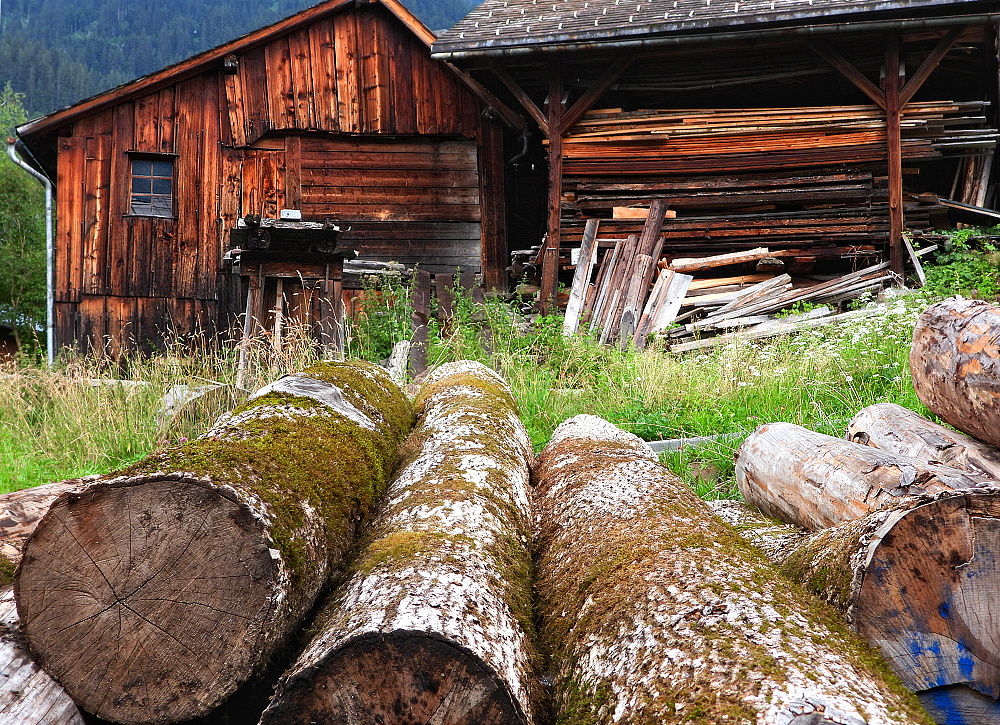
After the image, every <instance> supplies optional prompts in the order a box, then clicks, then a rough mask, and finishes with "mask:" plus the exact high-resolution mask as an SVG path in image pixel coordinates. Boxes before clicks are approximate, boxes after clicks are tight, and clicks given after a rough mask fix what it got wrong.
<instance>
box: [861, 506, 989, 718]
mask: <svg viewBox="0 0 1000 725" xmlns="http://www.w3.org/2000/svg"><path fill="white" fill-rule="evenodd" d="M875 536H876V539H875V541H874V542H873V543H872V544H870V545H869V552H870V554H869V557H870V559H869V562H868V563H867V567H866V572H865V575H864V579H863V581H862V584H861V589H860V592H859V594H858V598H857V601H856V602H855V605H854V612H853V615H852V619H853V621H854V622H855V623H856V627H857V628H858V631H859V632H860V634H862V635H863V636H864V637H866V638H867V639H868V640H869V641H871V642H873V643H877V644H878V645H879V647H880V649H881V650H882V652H883V654H884V655H885V657H886V658H887V659H888V660H889V662H890V664H891V666H892V667H893V669H894V670H895V671H896V672H897V673H899V675H900V677H901V678H902V679H903V681H904V682H905V683H906V685H907V686H908V687H909V688H910V689H912V690H914V691H921V690H929V689H931V688H936V687H943V686H949V685H957V684H962V685H968V686H969V687H971V688H973V689H975V690H976V691H978V692H980V693H982V694H984V695H986V696H989V697H991V698H994V699H995V698H997V697H998V695H1000V659H998V657H997V647H996V643H997V642H1000V622H998V621H997V619H996V616H995V614H994V612H993V609H994V607H993V600H994V598H995V596H996V592H997V591H1000V573H998V571H997V566H996V563H997V557H996V552H997V551H1000V493H997V492H992V493H977V494H967V495H964V496H949V497H947V498H942V499H940V500H937V501H933V502H931V503H927V504H924V505H922V506H919V507H917V508H914V509H912V510H909V511H907V512H906V513H905V515H901V516H897V517H893V518H890V519H889V520H888V521H887V522H886V525H885V526H883V528H882V529H881V530H880V531H878V532H876V535H875Z"/></svg>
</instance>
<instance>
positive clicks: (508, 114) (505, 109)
mask: <svg viewBox="0 0 1000 725" xmlns="http://www.w3.org/2000/svg"><path fill="white" fill-rule="evenodd" d="M443 64H444V66H445V68H447V69H448V70H450V71H451V72H452V73H454V74H455V76H456V77H457V78H458V80H460V81H461V82H462V83H463V84H464V85H465V87H466V88H468V89H469V90H470V91H472V94H473V95H474V96H476V98H478V99H479V100H480V101H482V102H483V103H485V104H486V105H487V106H489V107H490V108H492V109H493V110H494V111H496V112H497V114H498V115H499V116H500V118H502V119H503V121H504V123H506V124H507V125H508V126H510V127H511V128H516V129H517V130H518V131H520V130H522V129H523V128H524V119H523V118H521V116H519V115H518V114H517V113H515V112H514V111H513V109H511V108H510V106H508V105H507V104H506V103H504V102H503V101H501V100H500V99H499V98H497V97H496V96H495V95H493V93H491V92H490V90H489V89H488V88H487V87H486V86H484V85H483V84H482V83H480V82H479V81H477V80H476V79H475V78H473V77H472V75H471V74H469V73H466V72H465V71H463V70H462V69H461V68H459V67H458V66H455V65H453V64H451V63H448V62H443Z"/></svg>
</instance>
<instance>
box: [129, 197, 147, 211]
mask: <svg viewBox="0 0 1000 725" xmlns="http://www.w3.org/2000/svg"><path fill="white" fill-rule="evenodd" d="M131 212H132V213H133V214H142V215H143V216H148V215H149V213H150V204H149V197H148V196H147V197H146V202H145V203H143V202H142V201H140V200H139V199H132V210H131Z"/></svg>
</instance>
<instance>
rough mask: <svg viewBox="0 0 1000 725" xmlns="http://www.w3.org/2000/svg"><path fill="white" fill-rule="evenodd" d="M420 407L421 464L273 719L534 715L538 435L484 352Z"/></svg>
mask: <svg viewBox="0 0 1000 725" xmlns="http://www.w3.org/2000/svg"><path fill="white" fill-rule="evenodd" d="M417 407H418V411H419V417H418V422H417V427H416V428H415V429H414V431H413V433H412V435H411V436H410V438H409V439H408V440H407V442H406V444H405V445H404V450H405V451H408V454H407V456H406V458H405V459H404V460H406V461H407V463H406V465H405V466H404V467H403V468H402V470H401V471H400V473H399V474H398V476H397V478H396V479H395V480H394V482H393V483H392V484H391V485H390V488H389V492H388V495H387V503H386V505H385V508H384V509H383V510H382V511H381V512H380V513H379V515H378V516H377V518H376V520H375V524H374V526H373V528H372V531H371V533H370V535H369V536H367V537H366V540H367V543H366V545H365V546H364V548H363V549H362V550H361V553H360V556H359V558H358V560H357V561H356V562H355V565H354V567H353V574H352V576H351V577H350V579H349V580H348V581H347V582H345V583H344V585H343V586H341V587H338V588H337V589H336V590H335V591H334V593H333V594H332V595H331V597H330V599H329V601H328V602H327V603H325V604H324V607H323V609H322V610H321V612H320V615H319V617H318V618H317V622H316V623H315V624H314V625H313V628H314V629H315V630H316V632H317V634H316V636H315V638H314V639H313V640H312V642H311V643H310V644H309V645H308V647H307V649H306V650H305V652H304V654H303V655H302V656H301V657H300V658H299V660H298V661H297V662H296V663H295V665H294V666H293V667H292V668H291V669H290V670H289V671H288V672H287V673H286V674H285V675H284V676H283V678H282V679H281V681H280V682H279V684H278V687H277V691H276V694H275V697H274V699H273V700H272V702H271V705H270V706H269V707H268V709H267V710H266V711H265V712H264V716H263V718H262V721H261V722H262V723H265V724H266V725H277V724H278V723H283V724H292V723H295V724H299V723H301V724H303V725H305V724H306V723H331V724H332V723H344V724H350V725H354V724H355V723H358V724H361V723H364V724H366V725H367V724H368V723H380V722H384V723H414V724H417V723H442V724H443V723H449V724H452V725H461V724H467V725H513V724H520V723H530V722H533V716H532V712H533V707H532V704H531V703H532V702H533V698H532V694H533V693H532V656H531V652H532V648H531V644H530V638H529V636H528V634H527V633H526V632H527V631H528V630H529V629H530V627H531V605H530V582H529V579H530V567H531V559H530V552H529V547H528V545H529V531H530V524H531V516H530V510H529V499H528V490H527V486H528V465H529V461H530V459H531V457H532V453H531V445H530V442H529V439H528V436H527V433H526V432H525V430H524V426H523V425H522V424H521V422H520V420H519V419H518V417H517V411H516V408H515V405H514V401H513V399H512V398H511V395H510V392H509V390H508V389H507V386H506V384H505V383H504V382H503V381H502V380H501V379H500V378H499V376H497V375H496V373H494V372H492V371H490V370H489V369H488V368H486V367H484V366H482V365H480V364H478V363H467V362H463V363H452V364H449V365H445V366H443V367H441V368H439V369H437V370H436V371H435V372H433V373H432V374H431V375H430V376H429V377H428V378H427V379H426V382H425V383H424V385H423V386H422V388H421V392H420V395H419V398H418V405H417Z"/></svg>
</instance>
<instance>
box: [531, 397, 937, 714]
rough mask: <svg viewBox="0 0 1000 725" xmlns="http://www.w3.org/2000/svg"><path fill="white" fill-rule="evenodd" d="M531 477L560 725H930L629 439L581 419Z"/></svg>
mask: <svg viewBox="0 0 1000 725" xmlns="http://www.w3.org/2000/svg"><path fill="white" fill-rule="evenodd" d="M534 476H535V485H536V499H535V501H536V507H537V516H538V520H539V533H538V538H539V550H538V555H537V573H538V580H537V585H536V586H537V591H538V593H539V599H538V610H539V612H538V613H539V622H540V628H541V637H542V641H543V642H544V643H546V644H547V645H548V648H549V651H550V653H551V672H550V676H551V678H552V680H553V708H554V710H555V713H554V715H555V719H556V721H557V722H567V723H568V722H574V723H576V722H586V723H616V725H633V724H636V725H638V724H639V723H643V724H645V723H654V722H655V723H680V722H706V723H723V722H732V723H740V722H749V723H756V724H758V725H772V724H773V725H777V723H782V724H784V723H807V722H808V723H813V724H814V725H832V724H834V723H837V724H843V723H849V722H850V723H853V722H864V723H867V724H868V725H886V724H888V723H915V722H921V723H929V722H930V720H929V719H928V718H927V716H926V714H925V713H924V712H923V711H922V709H921V707H920V705H919V703H918V702H917V701H916V700H915V698H913V696H912V695H911V694H910V693H908V692H907V691H906V689H905V688H904V687H903V686H902V685H901V683H899V682H898V680H896V678H895V677H894V676H893V675H892V674H891V673H889V672H888V671H883V670H882V669H881V668H880V666H879V665H878V664H877V663H878V658H877V656H876V655H875V653H874V652H873V651H872V650H870V649H869V647H868V646H867V645H866V644H864V643H863V642H861V641H860V640H859V639H858V638H857V637H856V635H854V634H853V633H851V632H850V631H849V630H847V628H846V627H844V626H842V625H841V624H839V623H838V621H837V618H836V617H835V616H834V613H833V612H832V610H829V609H828V608H827V607H826V606H825V605H823V604H822V602H820V601H818V600H816V599H814V598H812V597H811V596H810V595H809V594H808V593H807V592H805V591H804V590H801V589H800V588H798V587H797V586H796V585H794V584H789V583H788V582H786V581H785V580H783V579H782V578H781V577H780V575H779V574H778V573H777V571H776V570H775V569H774V568H773V567H772V566H771V565H770V564H769V563H767V562H766V561H764V560H763V559H762V558H761V557H760V556H759V554H757V553H756V552H755V551H754V550H753V549H752V548H751V547H750V546H748V545H747V544H746V542H744V541H743V540H742V539H740V538H739V537H738V536H737V535H736V534H735V533H734V532H733V531H732V530H731V529H730V528H729V527H728V526H726V525H725V524H723V523H722V522H721V521H719V520H718V519H717V518H716V517H714V516H713V515H712V513H711V511H710V509H709V508H708V507H707V505H706V504H705V503H704V502H703V501H701V500H700V499H699V498H698V497H697V496H696V495H695V494H694V493H693V492H692V491H691V490H690V489H688V488H687V487H686V486H684V484H683V483H681V481H680V480H678V479H677V478H676V477H675V476H673V475H672V474H671V473H669V472H668V471H667V470H666V469H665V468H664V467H663V466H661V465H660V464H659V463H658V462H657V460H656V457H655V455H654V454H652V453H651V452H650V451H649V449H648V448H647V447H646V446H645V444H644V443H643V442H642V441H641V440H639V439H638V438H636V437H635V436H633V435H631V434H628V433H625V432H623V431H621V430H619V429H617V428H615V427H614V426H612V425H611V424H609V423H607V422H605V421H603V420H600V419H598V418H593V417H591V416H578V417H577V418H574V419H571V420H570V421H567V422H566V423H563V424H562V425H561V426H559V428H558V429H557V430H556V432H555V433H554V435H553V437H552V440H551V441H550V443H549V444H548V445H547V446H546V448H545V449H544V450H543V452H542V453H541V455H540V456H539V460H538V463H537V465H536V469H535V473H534Z"/></svg>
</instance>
